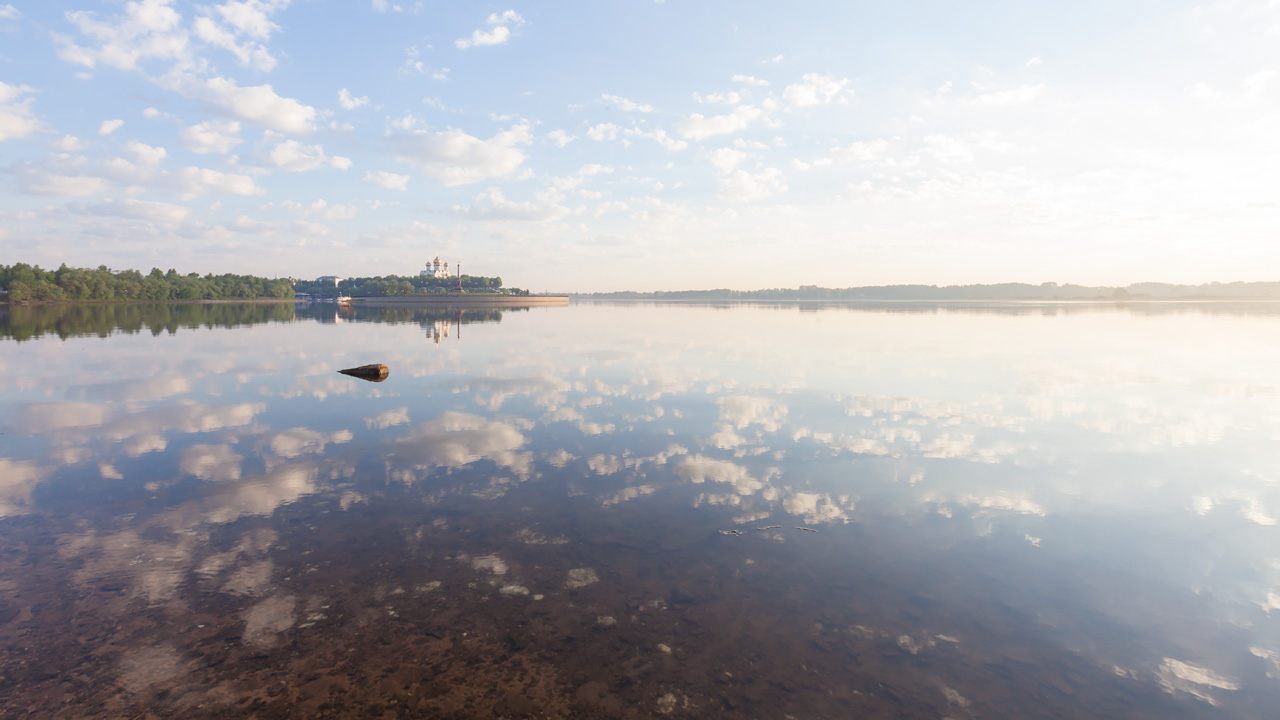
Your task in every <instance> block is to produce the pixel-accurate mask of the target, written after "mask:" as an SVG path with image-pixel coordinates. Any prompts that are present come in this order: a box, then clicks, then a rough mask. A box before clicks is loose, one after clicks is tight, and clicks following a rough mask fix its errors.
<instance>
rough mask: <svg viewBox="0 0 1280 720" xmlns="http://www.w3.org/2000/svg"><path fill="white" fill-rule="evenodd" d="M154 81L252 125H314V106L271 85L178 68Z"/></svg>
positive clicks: (302, 128)
mask: <svg viewBox="0 0 1280 720" xmlns="http://www.w3.org/2000/svg"><path fill="white" fill-rule="evenodd" d="M156 83H157V84H159V85H160V87H162V88H165V89H166V90H172V91H173V92H176V93H178V94H180V95H182V96H184V97H187V98H191V99H193V100H199V101H201V102H204V103H206V104H208V105H209V106H210V107H213V108H215V109H217V110H219V111H221V112H223V113H226V114H227V115H230V116H231V117H233V118H236V119H239V120H243V121H245V122H249V123H253V124H254V125H260V126H262V127H266V128H271V129H272V130H279V131H280V132H292V133H305V132H310V131H311V130H314V129H315V124H314V123H315V118H316V109H315V108H313V107H311V106H310V105H304V104H302V103H300V102H298V101H297V100H294V99H293V98H286V97H281V96H280V95H277V94H276V91H275V90H273V89H272V87H271V86H270V85H252V86H249V87H240V86H239V85H238V84H237V83H236V81H235V80H230V79H227V78H223V77H213V78H206V79H203V80H202V79H200V78H197V77H196V76H194V75H190V74H188V73H181V72H178V73H170V74H168V75H165V76H163V77H161V78H159V79H157V80H156Z"/></svg>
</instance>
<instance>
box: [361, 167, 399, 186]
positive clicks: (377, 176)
mask: <svg viewBox="0 0 1280 720" xmlns="http://www.w3.org/2000/svg"><path fill="white" fill-rule="evenodd" d="M364 180H365V182H371V183H374V184H375V185H379V186H381V187H383V188H386V189H387V190H408V189H409V176H408V175H397V174H396V173H391V172H384V171H382V170H379V171H378V172H366V173H365V174H364Z"/></svg>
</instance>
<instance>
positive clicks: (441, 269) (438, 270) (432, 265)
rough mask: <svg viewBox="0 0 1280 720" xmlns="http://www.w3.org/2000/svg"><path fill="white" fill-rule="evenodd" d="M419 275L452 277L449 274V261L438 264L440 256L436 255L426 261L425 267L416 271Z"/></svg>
mask: <svg viewBox="0 0 1280 720" xmlns="http://www.w3.org/2000/svg"><path fill="white" fill-rule="evenodd" d="M418 275H419V276H421V277H437V278H447V277H453V276H452V275H450V274H449V263H447V262H446V263H444V264H443V265H441V264H440V256H439V255H437V256H436V259H435V261H433V262H429V263H427V269H426V270H423V271H422V272H420V273H418Z"/></svg>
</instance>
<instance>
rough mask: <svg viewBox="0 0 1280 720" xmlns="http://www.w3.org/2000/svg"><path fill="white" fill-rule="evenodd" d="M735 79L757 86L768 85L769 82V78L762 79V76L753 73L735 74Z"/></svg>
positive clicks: (738, 81) (737, 81)
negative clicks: (755, 75)
mask: <svg viewBox="0 0 1280 720" xmlns="http://www.w3.org/2000/svg"><path fill="white" fill-rule="evenodd" d="M733 81H734V82H736V83H741V84H743V85H755V86H757V87H766V86H768V84H769V81H768V80H761V79H760V78H758V77H754V76H752V75H734V76H733Z"/></svg>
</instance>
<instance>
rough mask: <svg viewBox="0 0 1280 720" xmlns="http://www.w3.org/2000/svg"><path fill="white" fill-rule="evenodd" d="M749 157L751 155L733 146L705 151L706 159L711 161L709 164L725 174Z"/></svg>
mask: <svg viewBox="0 0 1280 720" xmlns="http://www.w3.org/2000/svg"><path fill="white" fill-rule="evenodd" d="M749 157H751V156H750V155H748V154H747V153H745V152H743V151H741V150H736V149H734V148H717V149H715V150H712V151H711V152H709V153H707V159H708V160H710V161H711V165H712V166H713V167H714V168H715V169H716V170H717V171H718V172H721V173H725V174H727V173H731V172H733V170H734V168H736V167H738V165H740V164H742V163H743V162H744V161H745V160H746V159H747V158H749Z"/></svg>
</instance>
